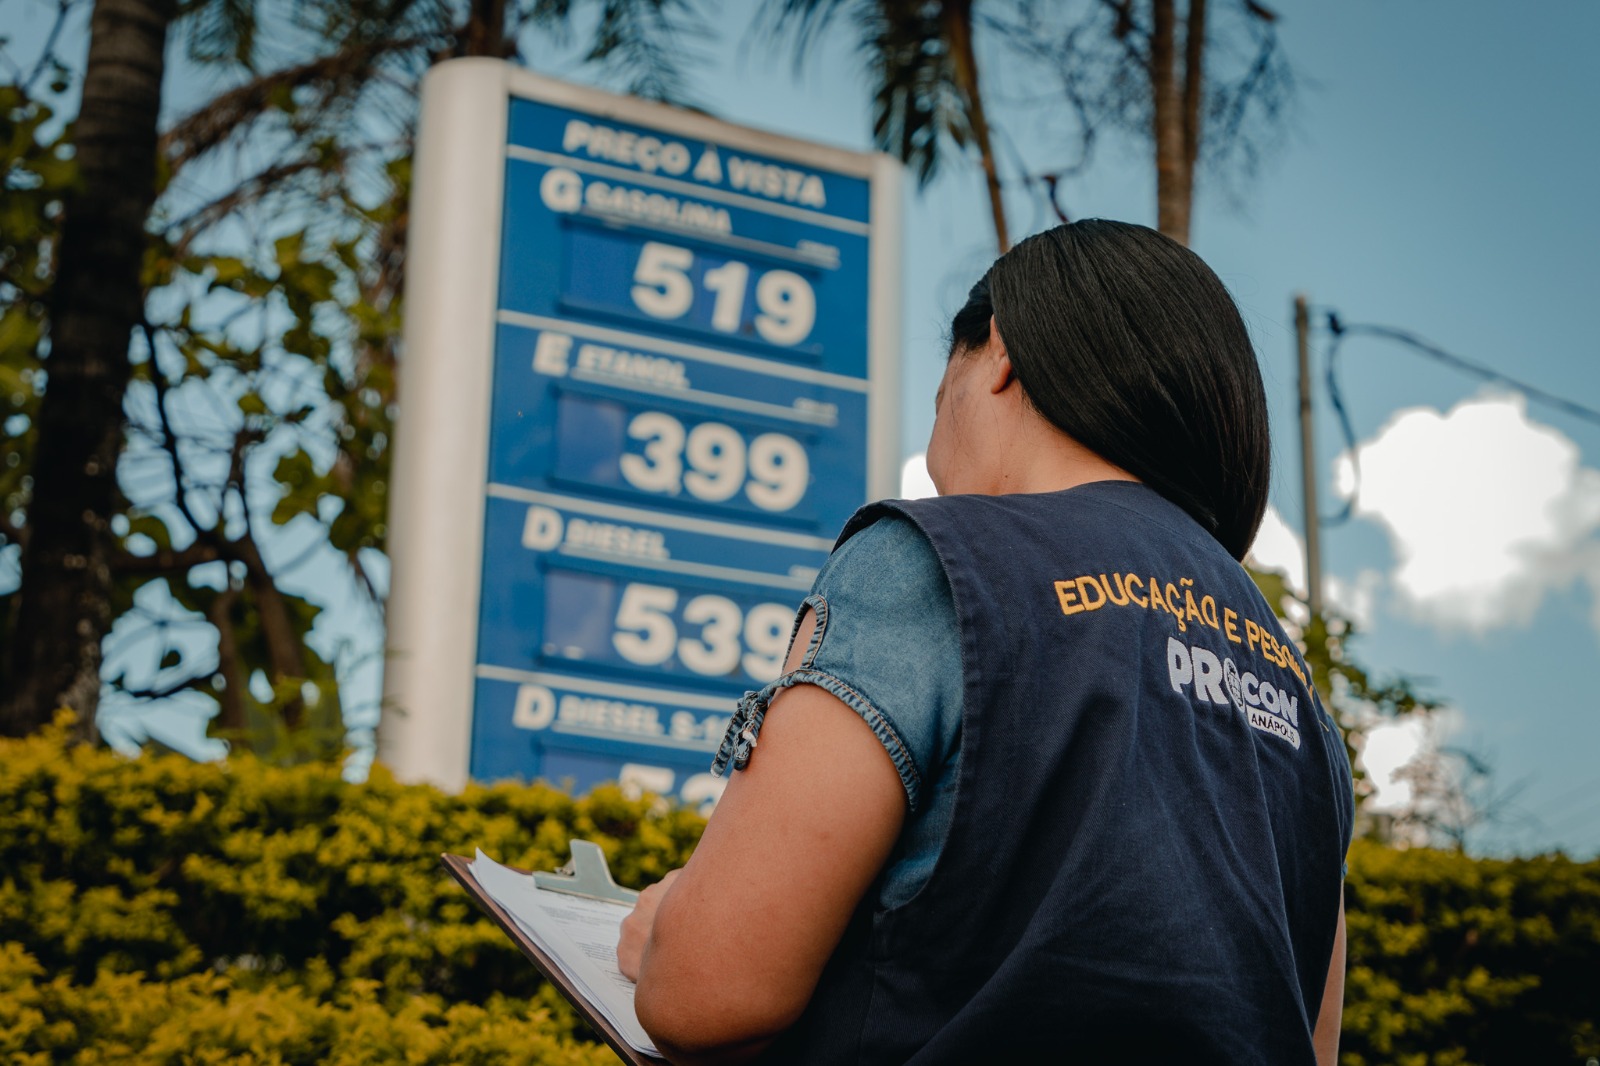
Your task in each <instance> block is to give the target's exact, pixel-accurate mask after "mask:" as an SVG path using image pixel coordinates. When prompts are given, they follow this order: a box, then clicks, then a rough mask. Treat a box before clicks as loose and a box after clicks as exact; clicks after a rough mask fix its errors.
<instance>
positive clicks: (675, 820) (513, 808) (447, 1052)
mask: <svg viewBox="0 0 1600 1066" xmlns="http://www.w3.org/2000/svg"><path fill="white" fill-rule="evenodd" d="M702 826H703V821H702V820H701V819H700V818H699V817H698V816H697V815H695V814H693V813H691V812H688V811H683V810H676V809H671V810H657V809H654V808H653V806H652V803H651V802H650V801H648V800H629V799H626V798H624V797H623V796H622V795H621V793H620V792H618V791H617V790H616V789H614V788H603V789H599V790H597V791H596V792H595V793H594V794H593V795H591V796H589V797H587V798H585V799H581V800H574V799H573V798H572V797H570V796H568V795H566V794H564V793H562V792H559V791H557V790H555V789H551V788H546V787H543V786H527V785H509V784H508V785H497V786H493V787H471V788H468V789H467V790H466V791H465V792H463V793H462V794H461V795H455V796H453V795H447V794H445V793H443V792H440V791H439V790H437V789H434V788H431V787H428V786H420V785H401V784H398V783H396V782H395V781H394V780H393V778H391V777H389V776H388V775H387V774H385V773H384V772H383V771H382V770H378V771H377V772H375V773H374V775H373V779H372V780H371V781H370V782H368V783H367V784H365V785H359V786H357V785H350V784H348V783H346V782H344V781H343V780H341V779H340V777H339V774H338V771H337V768H334V767H327V766H314V765H313V766H302V767H297V768H292V769H283V768H276V767H271V766H267V765H264V764H262V763H260V762H258V761H256V760H254V759H252V758H249V757H248V756H246V757H241V758H236V759H231V760H229V761H228V762H226V763H218V764H197V763H192V762H189V761H187V760H185V759H182V758H178V757H174V756H159V755H151V756H147V757H145V758H140V759H127V758H124V757H122V756H119V755H117V754H115V753H113V752H110V751H107V750H104V749H94V748H86V747H70V746H67V745H66V744H65V743H64V738H63V737H62V735H61V734H60V733H58V732H51V733H48V734H46V735H42V736H39V737H35V738H31V739H28V740H21V741H0V945H4V947H3V948H0V962H3V965H4V968H5V971H6V973H5V976H4V977H3V978H0V982H3V983H0V1031H4V1032H6V1033H7V1034H8V1035H7V1036H5V1037H4V1038H0V1060H5V1061H10V1060H11V1059H12V1058H18V1059H19V1060H23V1061H25V1060H26V1058H27V1056H29V1055H34V1056H40V1055H42V1056H43V1058H42V1059H40V1060H39V1061H75V1062H85V1063H87V1062H98V1061H127V1060H128V1059H130V1058H134V1059H138V1061H148V1062H168V1061H171V1062H204V1061H212V1059H210V1058H207V1055H210V1054H211V1052H207V1051H204V1050H203V1049H205V1048H207V1047H213V1048H223V1049H225V1051H226V1054H224V1055H222V1057H221V1058H219V1059H216V1060H215V1061H256V1060H259V1061H282V1062H327V1061H340V1062H343V1061H350V1062H357V1061H370V1062H402V1061H403V1062H411V1061H415V1062H419V1063H421V1062H436V1061H437V1062H445V1061H482V1062H498V1061H500V1058H499V1057H497V1056H507V1055H509V1056H511V1058H510V1059H507V1061H512V1060H514V1061H518V1062H527V1061H540V1062H562V1063H564V1062H588V1061H607V1056H608V1055H609V1052H607V1051H605V1049H604V1048H603V1047H602V1048H595V1047H594V1046H593V1045H591V1044H588V1043H585V1042H584V1041H583V1040H581V1039H577V1038H574V1037H573V1035H572V1025H573V1023H572V1019H571V1015H570V1012H569V1011H568V1010H567V1009H566V1007H565V1005H564V1004H563V1003H561V1001H560V999H559V997H556V996H553V995H552V994H551V993H550V992H549V991H548V989H547V988H546V987H545V986H544V985H543V983H542V982H541V981H540V980H539V978H538V975H537V972H536V971H535V970H534V969H533V967H532V966H531V965H530V964H529V963H528V962H527V961H526V960H524V959H523V958H522V956H521V955H520V954H519V953H518V952H517V951H516V949H515V948H514V947H513V946H512V944H511V942H510V940H508V939H507V938H506V937H505V936H504V934H502V933H501V932H500V931H499V930H498V929H497V928H496V927H495V926H494V925H492V924H491V923H490V922H489V921H488V920H487V919H485V918H483V917H481V916H480V914H479V912H478V910H477V908H476V907H475V906H474V905H473V904H472V902H471V901H470V900H469V899H468V897H467V896H466V894H465V893H463V892H462V891H461V889H460V888H459V887H458V886H457V885H456V884H455V882H454V881H452V880H451V879H450V878H449V877H448V875H446V874H445V873H444V871H443V869H442V867H441V866H440V865H439V854H440V853H441V852H444V851H455V852H468V853H470V851H471V849H472V848H473V847H474V846H481V847H482V848H483V849H484V850H485V851H488V852H489V853H491V854H493V855H494V856H495V857H496V858H499V859H501V860H502V861H505V862H508V863H512V864H514V865H519V866H524V867H532V868H543V869H548V868H551V867H553V866H555V865H558V864H559V863H560V862H562V861H564V859H565V856H566V852H567V841H568V840H569V839H571V838H573V837H585V838H587V839H591V840H595V841H597V842H598V843H599V844H600V845H601V846H602V847H603V848H604V849H605V851H606V853H607V855H608V857H609V858H610V860H611V865H612V869H613V871H614V872H615V873H616V875H617V878H618V880H619V881H622V882H623V883H631V884H643V883H646V882H648V881H651V880H655V879H656V878H658V877H659V876H660V875H661V874H663V873H665V872H666V871H667V870H669V869H672V868H673V867H675V866H681V865H682V864H683V863H684V861H686V859H687V857H688V854H689V851H690V850H691V849H692V848H693V846H694V844H695V842H696V841H697V840H698V839H699V835H700V830H701V828H702ZM24 990H28V991H26V993H25V992H24ZM203 1005H206V1006H204V1009H202V1006H203ZM240 1018H257V1019H259V1020H260V1024H256V1023H250V1024H249V1025H245V1023H243V1022H238V1019H240ZM383 1018H388V1019H390V1023H392V1026H393V1027H394V1032H397V1033H398V1032H402V1031H403V1032H405V1033H407V1034H409V1035H407V1036H406V1037H405V1038H404V1039H398V1038H397V1039H398V1042H396V1041H395V1040H388V1039H385V1040H380V1041H377V1042H376V1043H373V1044H372V1045H371V1047H370V1048H369V1049H368V1050H365V1051H363V1050H362V1045H360V1044H359V1043H358V1042H351V1041H349V1040H347V1039H346V1034H347V1032H350V1031H357V1030H370V1029H382V1028H383V1026H384V1024H386V1023H383V1022H382V1019H383ZM236 1023H237V1025H236ZM240 1026H242V1028H240ZM213 1029H214V1032H213ZM236 1030H237V1031H236ZM246 1030H249V1032H248V1033H247V1032H246ZM424 1030H426V1031H428V1032H430V1033H432V1034H433V1035H431V1036H427V1038H426V1039H423V1036H422V1035H419V1034H422V1033H423V1031H424ZM204 1033H211V1035H210V1036H209V1037H206V1038H202V1036H201V1034H204ZM19 1034H20V1035H19ZM241 1034H243V1035H241ZM493 1034H499V1035H498V1036H496V1035H493ZM530 1034H539V1039H537V1040H532V1039H531V1037H530ZM246 1037H248V1040H256V1041H258V1042H260V1043H259V1046H258V1045H257V1044H250V1043H248V1040H247V1039H246ZM513 1037H514V1038H515V1039H513ZM51 1041H56V1043H51ZM241 1041H243V1042H241ZM530 1041H531V1042H530ZM190 1047H192V1048H195V1049H197V1050H194V1051H188V1050H183V1049H185V1048H190ZM108 1048H109V1049H120V1050H106V1049H108ZM474 1049H477V1050H474ZM496 1049H498V1050H496ZM595 1053H599V1054H600V1058H599V1059H598V1060H592V1059H591V1057H590V1056H592V1055H593V1054H595ZM362 1056H365V1057H362Z"/></svg>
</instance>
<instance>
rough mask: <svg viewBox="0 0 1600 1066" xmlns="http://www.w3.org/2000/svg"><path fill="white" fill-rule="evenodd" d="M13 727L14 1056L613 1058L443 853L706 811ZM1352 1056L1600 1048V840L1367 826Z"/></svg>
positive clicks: (665, 846)
mask: <svg viewBox="0 0 1600 1066" xmlns="http://www.w3.org/2000/svg"><path fill="white" fill-rule="evenodd" d="M66 738H67V729H66V727H65V726H64V725H63V726H60V727H58V728H56V729H54V730H52V731H49V732H47V733H45V734H42V735H39V736H35V737H32V738H29V739H26V740H17V741H11V740H7V741H0V871H4V873H3V874H0V1058H3V1059H5V1060H6V1061H10V1062H29V1063H33V1062H36V1063H46V1062H71V1063H93V1062H109V1061H136V1062H146V1063H202V1062H244V1063H253V1062H292V1063H302V1062H303V1063H323V1062H335V1063H357V1062H366V1063H379V1062H402V1061H403V1062H415V1063H436V1062H437V1063H444V1062H482V1063H498V1062H508V1063H509V1062H529V1061H532V1062H544V1063H601V1062H611V1061H614V1059H613V1058H612V1057H611V1054H610V1052H609V1051H608V1050H607V1049H606V1048H605V1047H604V1046H603V1045H597V1044H595V1043H594V1042H593V1038H592V1037H591V1036H589V1035H588V1034H587V1033H585V1032H583V1031H582V1030H581V1029H580V1028H579V1027H578V1024H577V1023H575V1021H574V1019H573V1016H572V1014H571V1012H570V1011H569V1010H568V1009H567V1008H566V1007H565V1005H564V1004H563V1003H562V1002H561V1000H560V999H559V997H557V996H555V995H554V994H553V993H552V992H551V991H550V990H549V988H548V987H547V986H545V985H543V983H542V982H541V981H539V980H538V979H537V977H536V975H535V971H534V970H533V967H532V966H531V965H529V964H528V963H527V962H526V961H525V960H524V959H523V958H522V957H521V955H519V954H518V953H517V951H516V950H515V948H513V947H512V945H511V942H510V940H509V939H508V938H506V937H505V936H504V935H503V934H501V933H500V931H499V930H498V929H496V928H495V927H494V926H493V925H492V924H491V923H490V922H489V921H488V920H487V919H485V918H483V917H481V916H480V915H479V913H478V911H477V910H476V908H475V907H474V906H473V904H472V903H471V902H470V900H469V899H468V898H467V896H466V895H465V894H464V893H463V892H462V891H461V890H460V889H459V888H458V887H457V886H456V884H455V883H454V882H453V881H452V880H450V878H449V877H448V875H446V874H445V873H444V871H443V869H442V868H441V867H440V865H439V861H438V856H439V853H440V852H443V851H456V852H465V851H470V849H471V848H472V847H473V846H475V845H477V846H481V847H483V849H484V850H485V851H487V852H489V853H490V854H492V855H494V856H495V857H496V858H499V859H501V860H503V861H506V862H509V863H513V864H515V865H519V866H523V867H533V868H550V867H553V866H555V865H558V864H559V863H560V862H561V861H564V859H565V854H566V846H567V841H568V840H569V839H570V838H571V837H574V836H584V837H588V838H590V839H593V840H595V841H597V842H599V843H600V845H601V846H602V847H603V848H604V849H605V851H606V853H607V855H608V857H609V858H610V861H611V865H612V869H613V870H614V871H615V872H616V874H617V878H618V880H619V881H621V882H623V883H626V884H631V885H635V886H638V885H643V884H645V883H648V882H650V881H653V880H655V879H657V878H659V877H660V876H661V875H662V874H664V873H665V872H666V871H667V870H669V869H672V868H673V867H676V866H680V865H682V864H683V862H684V861H685V859H686V858H687V856H688V854H689V852H690V851H691V850H692V848H693V846H694V844H695V843H696V841H698V839H699V835H700V830H701V828H702V822H701V820H700V818H699V817H698V816H697V815H695V814H693V813H691V812H688V811H685V810H680V809H676V808H669V807H665V806H661V805H658V804H656V803H655V802H654V801H651V800H649V799H639V800H630V799H627V798H625V797H624V796H623V795H622V794H620V793H619V792H617V791H616V790H614V789H601V790H599V791H597V792H596V793H594V794H593V795H592V796H591V797H589V798H587V799H582V800H574V799H572V798H570V797H569V796H567V795H565V794H563V793H561V792H558V791H556V790H553V789H549V788H545V787H542V786H523V785H509V784H508V785H496V786H493V787H488V788H484V787H472V788H469V789H468V790H467V791H466V792H464V793H462V794H461V795H459V796H451V795H447V794H444V793H441V792H439V791H438V790H436V789H433V788H431V787H428V786H423V785H399V784H396V783H395V782H394V781H393V780H392V779H391V778H390V777H388V775H387V774H385V773H384V772H383V771H381V770H379V771H377V772H375V773H374V775H373V777H372V780H371V781H370V782H368V783H367V784H365V785H359V786H357V785H351V784H349V783H347V782H345V781H343V780H341V779H340V777H339V775H338V773H337V771H336V770H335V769H333V768H330V767H329V766H327V765H323V764H307V765H303V766H299V767H294V768H284V767H276V766H272V765H269V764H267V763H264V762H262V761H260V760H258V759H256V758H255V757H253V756H238V757H235V758H233V759H230V760H228V761H226V762H222V763H212V764H197V763H193V762H190V761H188V760H186V759H183V758H180V757H176V756H162V755H153V754H152V755H147V756H146V757H144V758H140V759H131V760H130V759H126V758H124V757H122V756H119V755H117V754H115V753H113V752H110V751H107V750H104V749H97V748H93V747H89V746H85V745H76V746H73V745H69V744H68V743H67V742H66ZM1346 898H1347V905H1348V909H1349V919H1348V920H1349V931H1350V958H1351V965H1350V977H1349V989H1348V993H1347V999H1346V1009H1345V1035H1344V1044H1343V1046H1344V1052H1343V1056H1342V1061H1343V1062H1344V1063H1345V1064H1346V1066H1376V1064H1379V1063H1395V1064H1401V1066H1446V1064H1450V1066H1465V1064H1482V1066H1494V1064H1500V1063H1516V1064H1519V1066H1520V1064H1524V1063H1530V1062H1538V1063H1556V1064H1559V1063H1583V1062H1584V1061H1585V1059H1586V1057H1588V1056H1594V1055H1600V1000H1597V997H1596V995H1595V992H1594V989H1595V982H1594V973H1593V960H1594V959H1595V958H1596V957H1600V862H1589V863H1575V862H1571V861H1569V860H1567V859H1564V858H1561V857H1559V856H1547V857H1541V858H1536V859H1525V860H1513V861H1502V860H1482V859H1471V858H1468V857H1467V856H1464V855H1460V854H1456V853H1453V852H1447V851H1432V850H1424V849H1415V850H1411V851H1396V850H1392V849H1389V848H1385V847H1382V846H1379V845H1376V844H1371V843H1361V842H1358V843H1357V845H1356V847H1355V849H1354V851H1353V852H1352V854H1351V859H1350V881H1349V884H1348V887H1347V890H1346Z"/></svg>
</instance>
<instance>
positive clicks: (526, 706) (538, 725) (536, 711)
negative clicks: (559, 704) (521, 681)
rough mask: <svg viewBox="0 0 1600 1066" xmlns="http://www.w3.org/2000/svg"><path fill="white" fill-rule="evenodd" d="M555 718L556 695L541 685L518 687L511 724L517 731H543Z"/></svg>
mask: <svg viewBox="0 0 1600 1066" xmlns="http://www.w3.org/2000/svg"><path fill="white" fill-rule="evenodd" d="M555 717H556V694H555V693H554V692H551V691H550V690H549V689H547V688H545V687H544V686H543V685H520V686H518V688H517V705H516V707H515V708H514V709H513V710H512V711H511V724H512V725H514V726H516V727H517V728H518V729H543V728H545V727H546V726H548V725H549V724H550V723H551V722H553V721H555Z"/></svg>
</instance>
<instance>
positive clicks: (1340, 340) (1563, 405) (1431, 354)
mask: <svg viewBox="0 0 1600 1066" xmlns="http://www.w3.org/2000/svg"><path fill="white" fill-rule="evenodd" d="M1327 316H1328V332H1330V333H1332V334H1333V343H1332V344H1330V345H1329V346H1328V367H1327V372H1326V374H1325V380H1326V381H1327V384H1328V400H1329V402H1330V403H1331V404H1332V405H1333V411H1334V414H1336V415H1338V417H1339V428H1340V430H1341V431H1342V432H1343V434H1344V439H1345V451H1346V454H1348V455H1349V456H1350V472H1351V474H1352V476H1353V484H1352V485H1351V489H1350V492H1349V494H1348V495H1346V496H1345V501H1344V508H1343V509H1342V510H1341V511H1340V512H1339V513H1338V514H1337V515H1334V516H1333V517H1332V518H1325V519H1324V520H1323V524H1324V525H1329V526H1336V525H1339V524H1341V523H1343V522H1347V521H1349V520H1350V516H1351V515H1352V514H1353V513H1354V511H1355V504H1356V498H1357V497H1358V495H1359V493H1360V488H1361V467H1360V458H1359V452H1358V451H1357V447H1356V434H1355V427H1354V426H1353V425H1352V424H1351V421H1350V412H1349V409H1348V408H1346V406H1345V402H1344V393H1343V392H1342V391H1341V389H1340V388H1339V374H1338V365H1339V351H1340V349H1341V348H1342V347H1343V345H1344V341H1345V339H1346V338H1347V337H1352V336H1367V337H1377V338H1379V339H1382V340H1389V341H1394V342H1395V343H1397V344H1402V345H1405V346H1406V347H1407V348H1410V349H1411V350H1412V351H1414V352H1416V353H1417V354H1419V355H1423V356H1427V357H1428V358H1430V359H1433V360H1435V361H1436V362H1440V363H1443V364H1444V365H1446V366H1449V367H1453V368H1455V369H1456V370H1460V371H1463V372H1465V373H1468V374H1472V375H1474V376H1475V377H1479V378H1482V379H1483V380H1485V381H1493V382H1496V383H1498V384H1501V385H1509V386H1510V387H1512V388H1514V389H1516V390H1517V391H1519V392H1521V393H1523V394H1524V395H1525V396H1527V397H1528V398H1529V399H1531V400H1535V401H1537V402H1539V403H1542V404H1545V405H1546V406H1548V407H1553V408H1555V409H1556V410H1558V411H1564V412H1565V413H1567V414H1569V415H1571V416H1573V417H1574V418H1578V419H1582V420H1584V421H1586V422H1593V423H1594V424H1595V425H1600V410H1597V409H1595V408H1593V407H1590V406H1588V405H1587V404H1581V403H1578V402H1577V401H1575V400H1569V399H1567V398H1566V397H1564V396H1557V395H1556V394H1555V393H1553V392H1547V391H1546V390H1544V389H1541V388H1539V387H1538V386H1537V385H1530V384H1528V383H1527V382H1526V381H1522V380H1520V379H1518V378H1514V377H1512V376H1511V375H1510V374H1505V373H1502V372H1500V371H1498V370H1496V369H1494V368H1493V367H1491V366H1488V365H1486V364H1483V363H1479V362H1477V361H1475V360H1472V359H1467V358H1465V357H1463V356H1459V355H1456V354H1455V353H1454V352H1447V351H1445V350H1444V349H1443V348H1440V347H1439V346H1438V345H1436V344H1431V343H1429V342H1428V341H1426V340H1423V339H1422V338H1421V337H1419V336H1417V334H1415V333H1412V332H1411V331H1410V330H1404V329H1397V328H1395V327H1394V326H1376V325H1370V324H1366V323H1362V324H1358V325H1346V324H1345V323H1344V322H1343V321H1342V320H1341V319H1340V318H1339V313H1338V312H1337V311H1328V312H1327Z"/></svg>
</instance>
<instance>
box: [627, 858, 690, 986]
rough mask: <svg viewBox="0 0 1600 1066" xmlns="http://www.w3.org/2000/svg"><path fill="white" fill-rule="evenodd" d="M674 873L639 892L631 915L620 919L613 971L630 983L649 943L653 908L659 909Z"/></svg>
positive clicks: (636, 978)
mask: <svg viewBox="0 0 1600 1066" xmlns="http://www.w3.org/2000/svg"><path fill="white" fill-rule="evenodd" d="M678 873H679V871H677V870H672V871H669V872H668V873H667V876H665V877H663V878H662V879H661V880H659V881H657V882H656V883H655V884H653V885H651V886H650V887H649V888H646V889H645V890H644V891H643V892H640V893H639V899H638V901H637V902H635V903H634V905H633V913H632V914H629V915H628V916H627V917H626V918H624V919H622V936H621V938H620V939H619V940H618V941H617V969H619V970H621V971H622V976H624V977H626V978H627V979H628V980H630V981H638V980H639V963H640V962H641V961H643V959H644V949H645V947H646V946H648V945H649V943H650V931H651V930H652V929H654V928H655V924H656V908H657V907H659V906H661V900H662V897H664V896H665V895H666V894H667V889H669V888H671V887H672V882H673V881H675V880H677V877H678Z"/></svg>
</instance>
